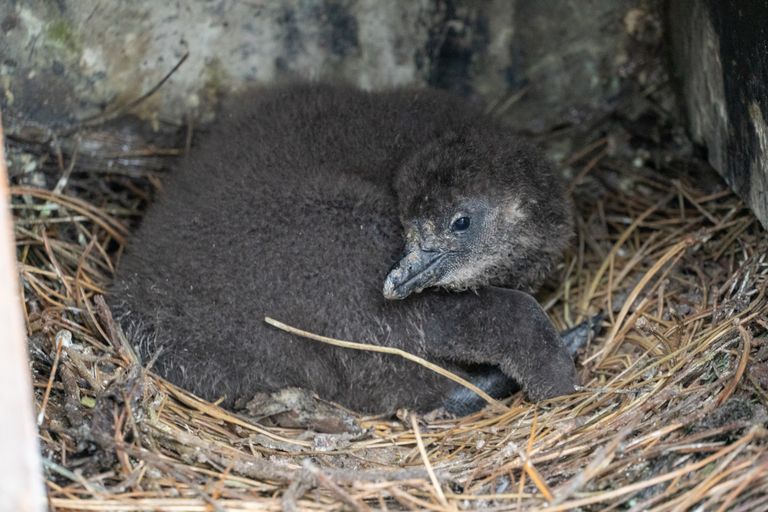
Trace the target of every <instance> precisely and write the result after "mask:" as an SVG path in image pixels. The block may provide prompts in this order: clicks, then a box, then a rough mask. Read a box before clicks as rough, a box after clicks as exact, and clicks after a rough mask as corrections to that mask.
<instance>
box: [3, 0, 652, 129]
mask: <svg viewBox="0 0 768 512" xmlns="http://www.w3.org/2000/svg"><path fill="white" fill-rule="evenodd" d="M655 4H656V2H655V1H654V0H588V1H586V0H550V1H547V2H532V1H528V0H487V1H484V2H474V1H471V0H398V1H387V2H382V1H379V0H311V1H310V0H288V1H284V2H265V1H261V0H248V1H235V0H190V1H186V2H155V1H152V0H122V1H120V2H103V1H100V0H58V1H55V2H53V1H50V0H24V1H20V0H8V1H6V2H2V3H0V30H2V32H1V34H2V36H0V59H2V60H1V61H0V87H2V90H3V97H2V100H3V106H4V107H5V109H6V110H7V111H9V113H10V114H11V115H12V116H13V119H14V120H16V121H21V122H22V123H28V122H35V123H42V124H44V125H47V126H50V125H56V124H65V125H66V124H67V123H72V122H74V121H75V120H80V119H83V118H86V117H88V116H92V115H96V114H99V113H100V112H102V111H104V110H105V109H107V110H109V109H113V108H116V107H118V106H120V105H121V104H126V103H128V102H130V101H131V100H134V99H136V98H138V97H140V96H141V95H142V94H143V93H145V92H146V91H148V90H149V89H151V88H152V87H153V86H154V85H155V84H157V83H158V81H159V80H160V79H161V78H162V77H163V76H164V75H165V74H166V73H168V71H169V70H170V69H172V68H173V66H174V65H175V64H176V63H177V62H178V61H179V60H180V59H181V57H182V56H183V55H184V54H186V53H189V58H188V59H187V61H186V62H184V64H183V65H182V66H181V68H180V69H179V70H178V71H177V72H176V73H174V74H173V76H172V77H171V79H170V80H169V81H168V82H167V83H166V84H164V85H163V87H161V88H160V90H159V91H158V92H157V93H156V94H154V95H153V96H152V97H151V98H149V99H148V100H146V101H144V102H142V103H141V104H140V105H139V107H138V108H137V109H136V113H137V114H139V115H141V116H142V117H145V118H154V119H156V120H157V121H171V122H174V123H179V122H182V121H183V119H184V117H185V116H186V115H187V114H190V113H191V114H192V115H193V116H196V117H198V118H202V119H206V118H207V117H209V116H210V114H211V113H212V112H213V111H214V108H215V105H216V103H217V98H218V97H219V96H220V95H221V94H223V93H227V92H229V91H231V90H233V89H237V88H240V87H243V86H244V85H246V84H251V83H264V82H270V81H273V80H276V79H282V78H289V77H293V76H301V77H310V78H324V79H343V80H348V81H353V82H356V83H358V84H359V85H361V86H363V87H366V88H382V87H388V86H393V85H402V84H417V85H427V84H429V85H433V86H437V87H443V88H448V89H453V90H455V91H458V92H460V93H462V94H465V95H467V96H470V97H477V98H480V99H482V100H483V101H484V102H486V103H487V104H488V105H490V106H491V108H493V109H494V110H495V111H497V112H499V113H503V114H505V115H506V116H507V117H508V118H509V119H510V120H511V121H513V122H515V123H517V124H519V125H520V127H521V128H525V129H528V130H530V131H534V132H536V131H543V130H548V129H551V128H552V127H554V126H561V125H564V124H572V123H580V122H582V121H584V120H586V119H589V118H590V117H593V116H595V115H600V114H601V113H603V112H605V111H607V110H609V109H610V107H611V104H612V102H613V101H614V100H615V99H616V98H617V97H619V96H620V94H621V93H622V91H623V90H624V89H625V86H626V85H627V84H626V82H627V78H628V74H627V69H628V65H627V62H628V60H629V53H630V51H631V47H632V46H633V45H634V44H635V43H636V41H635V40H634V38H633V37H632V34H630V33H629V32H631V31H630V30H629V29H630V28H631V27H630V26H629V25H628V24H627V20H628V19H629V18H628V16H630V15H631V13H633V12H634V13H635V14H637V12H638V10H639V11H640V12H641V13H642V12H643V9H646V10H647V9H648V7H644V6H646V5H655ZM635 17H637V16H635ZM641 17H642V16H641ZM630 18H631V16H630ZM630 78H631V77H630Z"/></svg>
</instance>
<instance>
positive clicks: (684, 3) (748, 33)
mask: <svg viewBox="0 0 768 512" xmlns="http://www.w3.org/2000/svg"><path fill="white" fill-rule="evenodd" d="M669 25H670V33H671V35H672V46H673V50H674V51H673V53H674V71H675V73H676V75H677V78H678V80H679V82H680V91H681V99H682V102H683V104H684V107H685V110H686V113H687V116H688V124H689V130H690V133H691V137H692V138H693V140H694V141H695V142H696V143H699V144H702V145H703V146H705V147H706V149H707V155H708V159H709V162H710V163H711V164H712V166H713V167H714V168H715V169H717V170H718V172H719V173H720V174H721V175H722V176H723V177H724V178H725V180H726V181H727V182H728V183H729V184H730V185H731V187H732V188H733V189H734V190H735V191H736V192H737V193H738V194H739V195H740V196H741V197H742V198H743V199H744V200H745V201H746V202H747V203H748V204H749V205H750V206H751V207H752V209H753V210H754V212H755V214H756V215H757V216H758V218H759V219H760V220H761V222H762V223H763V226H766V227H768V3H766V2H765V1H764V0H738V1H736V0H676V1H673V2H671V4H670V11H669Z"/></svg>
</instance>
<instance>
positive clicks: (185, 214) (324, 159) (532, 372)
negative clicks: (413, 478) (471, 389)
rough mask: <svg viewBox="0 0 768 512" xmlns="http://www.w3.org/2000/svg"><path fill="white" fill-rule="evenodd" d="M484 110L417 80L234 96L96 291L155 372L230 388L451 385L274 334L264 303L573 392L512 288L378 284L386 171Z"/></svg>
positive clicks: (358, 401) (391, 226)
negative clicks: (472, 290) (408, 84)
mask: <svg viewBox="0 0 768 512" xmlns="http://www.w3.org/2000/svg"><path fill="white" fill-rule="evenodd" d="M483 119H484V117H483V116H482V115H481V114H480V113H479V112H477V111H475V110H474V109H472V108H470V107H467V106H466V105H465V104H463V103H462V102H461V101H459V100H456V99H454V98H452V97H450V96H447V95H443V94H440V93H436V92H429V91H421V92H419V91H397V92H391V93H378V94H368V93H364V92H361V91H357V90H354V89H351V88H344V87H332V86H322V85H295V86H287V87H280V88H272V89H265V90H261V91H259V90H257V91H254V92H251V93H248V94H245V95H243V96H241V97H239V98H237V100H236V101H234V102H231V103H230V104H229V105H228V106H227V107H225V108H224V110H223V111H222V113H221V115H220V116H219V120H218V121H217V122H216V123H215V124H214V125H213V126H212V127H211V129H210V131H209V133H207V134H205V136H204V137H203V138H202V139H203V140H202V142H201V144H199V146H197V147H196V148H195V149H193V151H192V152H191V153H190V155H188V156H187V157H186V159H185V160H184V161H183V163H181V164H180V166H179V167H180V168H179V169H177V170H176V171H175V172H174V173H172V175H171V176H170V178H169V179H168V181H167V182H166V183H165V185H164V191H163V192H162V194H161V196H160V197H159V199H158V201H157V202H156V204H154V205H153V206H152V207H151V208H150V210H149V212H148V214H147V216H146V218H145V219H144V221H143V223H142V225H141V227H140V229H139V230H138V232H137V233H136V235H135V237H134V239H133V240H132V241H131V243H130V245H129V247H128V250H127V252H126V255H125V256H124V258H123V260H122V262H121V264H120V269H119V274H118V277H117V280H116V282H115V284H114V286H113V288H112V290H111V299H110V300H111V303H112V304H113V305H114V306H115V308H116V309H117V310H118V311H119V312H120V314H121V318H122V322H123V324H124V325H125V326H126V327H127V329H128V331H129V336H131V337H132V338H133V339H134V340H136V341H137V343H138V344H139V345H140V347H141V351H142V353H143V354H144V356H145V357H148V356H150V355H152V354H154V353H155V352H156V351H157V350H158V349H159V348H161V347H162V348H163V350H162V352H161V354H160V356H159V358H158V360H157V363H156V369H157V371H159V372H160V373H161V374H162V375H164V376H166V377H167V378H169V379H170V380H171V381H173V382H175V383H177V384H179V385H181V386H183V387H186V388H188V389H190V390H191V391H193V392H196V393H198V394H200V395H202V396H204V397H206V398H209V399H214V398H219V397H221V396H225V397H227V399H228V401H229V402H230V403H231V401H232V400H234V399H236V398H239V397H249V396H251V395H253V394H254V393H256V392H258V391H274V390H277V389H281V388H285V387H288V386H297V387H302V388H307V389H311V390H313V391H316V392H317V393H318V394H319V395H320V396H322V397H324V398H327V399H331V400H336V401H339V402H340V403H342V404H344V405H347V406H349V407H351V408H354V409H357V410H361V411H368V412H391V411H393V410H395V409H396V408H398V407H410V408H414V409H422V410H423V409H428V408H432V407H435V406H438V405H440V403H441V400H442V399H443V398H444V397H445V396H446V394H447V393H448V391H449V390H450V389H451V388H453V387H454V384H453V383H452V382H451V381H449V380H447V379H445V378H444V377H442V376H439V375H437V374H435V373H433V372H431V371H429V370H426V369H424V368H422V367H420V366H417V365H415V364H413V363H411V362H408V361H404V360H402V359H400V358H397V357H395V356H389V355H382V354H374V353H361V352H356V351H349V350H345V349H341V348H336V347H331V346H328V345H324V344H320V343H318V342H314V341H309V340H306V339H302V338H298V337H296V336H293V335H290V334H287V333H284V332H281V331H278V330H277V329H275V328H273V327H270V326H268V325H267V324H265V323H264V322H263V319H264V317H265V316H270V317H273V318H275V319H277V320H280V321H283V322H285V323H288V324H291V325H295V326H297V327H300V328H303V329H306V330H309V331H312V332H315V333H319V334H323V335H326V336H331V337H337V338H341V339H348V340H354V341H360V342H367V343H375V344H379V345H388V346H392V347H399V348H403V349H405V350H407V351H409V352H413V353H416V354H417V355H420V356H422V357H426V358H428V359H431V360H433V361H435V362H438V363H440V364H442V365H444V366H446V367H447V368H448V369H450V370H452V371H455V372H457V373H459V374H462V375H467V373H466V368H467V367H468V365H472V364H485V363H490V364H498V365H499V367H500V368H501V369H502V371H504V372H505V373H507V374H508V375H510V376H511V377H515V378H517V379H519V380H520V381H521V382H522V384H523V385H524V387H527V388H528V391H529V393H532V394H536V395H538V396H539V397H545V396H551V395H553V394H557V393H562V392H567V391H568V389H572V385H573V382H574V379H575V373H574V370H573V362H572V361H571V359H570V357H569V356H568V355H567V354H566V353H565V351H564V349H563V348H562V347H561V346H560V344H559V339H558V338H557V334H556V333H555V332H554V330H553V329H552V326H551V324H549V322H548V321H547V319H546V317H545V315H544V314H543V313H542V312H541V310H540V309H538V306H537V305H536V304H535V302H533V301H532V300H531V299H530V298H529V297H527V296H524V295H523V294H517V293H516V292H507V291H502V290H496V289H487V290H481V291H480V292H479V294H461V295H458V294H454V293H448V292H441V291H429V292H425V293H422V294H419V295H414V296H411V297H409V298H408V299H406V300H404V301H388V300H386V299H385V298H384V297H383V296H382V292H381V285H382V283H383V282H384V279H385V277H386V276H387V271H388V269H389V268H390V267H391V266H392V263H393V262H395V261H396V259H397V257H398V255H399V254H400V253H401V252H402V249H403V228H402V227H401V223H400V219H399V217H400V216H399V215H398V214H397V212H398V208H399V205H398V200H397V194H396V191H395V174H396V173H397V172H398V169H400V168H401V167H402V166H403V165H404V162H405V161H406V160H407V159H408V158H410V157H411V156H412V155H413V154H414V153H415V152H417V150H419V149H420V148H423V147H425V146H427V145H428V144H429V143H430V142H431V141H433V140H435V139H436V138H439V137H440V136H441V135H442V134H444V133H446V132H450V131H455V132H458V133H462V132H464V131H466V130H467V128H468V126H470V127H471V126H472V125H474V124H480V123H482V122H483ZM524 152H525V151H524ZM537 179H539V178H537ZM522 337H525V338H526V339H518V338H522ZM515 351H517V353H511V352H515ZM539 353H542V354H547V355H546V359H547V360H548V362H547V363H546V364H544V367H545V368H544V370H541V369H540V368H539V367H541V366H542V364H541V361H539V359H540V356H539ZM550 366H551V368H550V369H549V370H547V368H549V367H550ZM550 370H551V371H550ZM553 375H555V376H556V377H557V378H555V381H554V382H550V381H551V380H552V376H553ZM539 376H540V377H539Z"/></svg>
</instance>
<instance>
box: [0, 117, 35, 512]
mask: <svg viewBox="0 0 768 512" xmlns="http://www.w3.org/2000/svg"><path fill="white" fill-rule="evenodd" d="M4 140H5V139H4V138H3V128H2V117H0V347H2V349H3V354H2V357H0V510H7V511H18V512H38V511H42V510H44V509H45V501H46V500H45V492H44V490H43V483H42V470H41V466H40V450H39V447H38V444H37V430H36V429H35V426H34V421H33V410H32V403H33V402H32V382H31V375H30V372H29V361H28V359H27V343H26V330H25V329H24V323H23V320H22V312H21V304H20V302H19V301H20V293H19V290H20V288H19V281H18V272H17V271H16V251H15V245H14V242H13V228H12V224H11V215H10V206H9V205H10V195H9V191H8V169H7V167H6V163H5V151H4Z"/></svg>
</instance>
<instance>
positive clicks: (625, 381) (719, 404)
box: [10, 140, 768, 511]
mask: <svg viewBox="0 0 768 512" xmlns="http://www.w3.org/2000/svg"><path fill="white" fill-rule="evenodd" d="M20 144H21V143H19V142H18V141H13V140H12V141H11V146H12V147H11V148H10V149H11V153H13V152H14V151H16V156H18V154H19V151H27V152H31V153H32V155H33V158H32V159H31V160H29V161H28V163H29V162H32V163H34V162H37V164H39V165H38V170H37V171H35V172H40V173H42V174H41V175H42V176H43V177H48V183H47V184H44V183H38V184H37V186H34V187H33V186H29V185H19V183H22V182H23V181H24V180H23V179H22V178H23V176H22V177H21V178H20V177H19V176H18V175H16V176H15V177H14V178H12V180H13V182H14V183H15V186H14V187H13V188H12V193H13V210H14V214H15V232H16V237H17V253H18V260H19V271H20V273H21V277H22V279H23V302H24V312H25V315H26V323H27V328H28V332H29V339H30V353H31V357H32V374H33V379H34V386H35V396H36V403H37V410H38V412H39V417H38V420H39V424H40V439H41V442H42V445H43V459H44V466H45V473H46V479H47V486H48V495H49V500H50V506H51V508H52V509H53V510H99V511H112V510H114V511H122V510H136V509H142V510H157V511H181V510H185V511H186V510H188V511H195V510H199V511H209V510H233V511H235V510H236V511H250V510H280V509H282V508H284V507H285V508H286V509H306V510H339V509H356V510H367V509H413V508H419V509H429V510H446V509H476V508H489V509H495V510H509V509H515V510H517V509H520V510H528V509H542V508H545V507H546V509H547V510H552V511H554V510H573V509H582V510H596V509H600V510H611V509H621V510H649V509H653V510H687V509H696V508H698V509H699V510H731V511H747V510H758V509H763V510H765V509H766V508H767V507H768V439H767V438H766V429H765V427H766V420H767V419H768V414H767V413H766V404H768V336H767V335H766V331H768V318H767V315H768V306H767V305H766V304H767V302H766V285H767V284H768V261H766V242H765V232H764V231H763V230H762V229H761V227H760V226H759V224H758V223H757V221H756V220H755V219H754V217H753V216H752V215H751V214H750V213H749V211H748V210H747V209H745V207H744V206H743V205H742V203H741V202H740V201H739V200H738V199H737V198H736V197H734V196H733V195H732V194H730V193H729V192H728V191H727V190H726V189H725V187H723V186H721V187H720V188H719V189H715V190H709V191H702V190H698V189H697V188H696V187H694V186H691V185H690V184H686V183H684V182H679V181H674V180H672V179H669V178H668V177H665V176H664V175H663V173H659V172H657V171H651V170H649V169H644V168H636V167H635V166H632V165H630V164H629V163H627V162H626V161H625V160H623V159H622V158H620V157H617V156H613V157H612V156H610V155H608V154H607V153H608V152H607V151H605V143H604V141H600V140H598V141H597V143H595V144H592V145H590V146H587V147H586V149H585V150H584V151H581V152H580V154H578V155H577V156H576V157H575V158H573V159H572V160H573V162H572V164H573V167H574V169H575V175H576V176H577V178H576V180H577V181H578V186H576V187H575V197H576V203H577V207H578V222H577V225H578V243H577V244H576V248H575V249H574V250H573V251H572V252H571V254H569V256H568V258H567V259H566V262H565V265H564V267H563V269H562V274H561V277H562V279H560V280H559V283H561V284H560V286H559V287H557V288H556V289H554V288H553V289H552V290H550V291H549V292H547V293H545V294H543V295H542V296H541V297H540V298H541V300H542V303H543V304H545V306H546V308H547V310H548V312H549V314H550V315H551V317H552V318H553V320H554V321H555V323H556V324H557V325H558V327H560V328H566V327H568V326H571V325H574V324H576V323H578V322H580V321H581V320H583V319H584V318H586V316H587V315H588V314H589V313H595V312H597V311H598V310H602V311H604V312H605V314H606V322H605V323H606V328H605V330H604V332H603V334H602V335H601V336H599V337H598V338H597V340H595V341H594V342H592V343H591V344H590V345H589V346H587V347H586V349H585V350H584V351H583V354H582V355H581V356H580V365H579V368H580V375H581V380H582V382H583V384H584V388H583V389H582V390H580V391H579V392H577V393H575V394H574V395H572V396H567V397H563V398H560V399H557V400H551V401H549V402H545V403H540V404H530V403H528V402H526V401H525V400H524V399H523V397H522V396H520V395H519V394H518V395H516V396H513V397H512V398H510V399H508V400H506V401H505V402H504V404H505V406H506V409H504V410H498V409H493V408H487V409H486V410H484V411H481V412H479V413H477V414H474V415H472V416H469V417H465V418H460V419H454V420H445V419H442V420H437V419H429V418H417V417H415V416H413V415H407V414H404V415H401V417H400V418H399V419H392V418H380V417H364V418H359V422H360V424H361V425H362V426H363V427H364V428H365V429H366V430H365V432H364V434H362V435H359V436H350V435H346V436H345V435H335V436H334V435H331V434H315V433H311V432H306V431H302V430H298V429H284V428H275V427H266V426H261V425H259V424H255V423H252V422H250V421H248V420H247V419H244V418H243V417H240V416H238V415H235V414H232V413H230V412H228V411H226V410H223V409H221V408H219V407H218V406H216V405H215V404H211V403H208V402H205V401H202V400H200V399H198V398H196V397H194V396H192V395H190V394H189V393H187V392H185V391H184V390H182V389H179V388H177V387H175V386H173V385H171V384H169V383H167V382H165V381H163V380H162V379H160V378H158V377H157V376H155V375H153V374H152V373H151V371H147V370H146V369H144V368H142V366H141V365H140V364H138V361H137V360H136V357H135V355H133V351H132V349H131V347H130V344H129V343H128V342H127V340H126V339H125V338H124V336H123V335H122V334H121V332H120V331H119V329H118V328H117V326H116V325H115V323H114V322H113V320H112V318H111V315H110V313H109V311H108V309H107V307H106V306H105V304H104V302H103V300H101V298H100V294H101V293H102V292H103V290H104V289H105V287H106V286H107V285H108V283H109V281H110V278H111V276H112V274H113V272H114V269H115V266H116V264H117V261H118V260H119V256H120V254H121V251H122V248H123V246H124V244H125V243H126V238H127V236H128V234H129V228H128V226H129V225H131V224H132V223H133V222H134V221H135V220H136V219H137V218H138V217H139V215H140V211H141V210H142V209H143V205H144V204H145V203H146V201H147V190H149V189H151V188H152V187H151V186H148V184H150V183H153V182H156V172H155V171H156V168H155V167H153V166H154V165H155V164H156V163H157V158H158V157H160V156H163V155H167V154H173V153H174V152H173V151H167V150H160V149H157V148H154V147H145V148H142V149H141V151H134V152H132V153H130V154H128V153H124V152H123V153H119V154H114V155H111V156H110V157H109V158H111V159H112V160H109V161H110V162H112V163H111V164H109V169H108V170H110V171H111V172H110V173H108V174H104V173H103V172H102V173H101V174H97V173H96V172H95V171H96V170H99V169H101V171H104V170H107V167H106V164H104V165H103V166H102V165H101V164H100V163H99V162H98V161H96V160H93V159H90V160H89V159H87V158H86V155H84V154H82V152H81V155H80V157H79V158H80V162H78V161H77V158H78V157H77V154H78V152H77V150H76V149H75V150H73V151H71V152H70V153H67V154H62V153H60V152H58V151H57V150H56V148H57V147H59V146H55V147H54V146H51V147H48V148H44V149H43V150H40V148H39V147H37V146H36V148H37V149H35V148H34V147H30V146H24V145H23V144H21V146H23V147H21V149H19V147H20ZM52 148H53V149H52ZM35 151H37V153H35ZM35 154H36V155H37V156H35ZM50 155H53V156H54V158H48V156H50ZM67 155H69V156H67ZM56 156H58V158H55V157H56ZM46 159H47V160H46ZM43 160H46V161H45V162H43ZM94 162H95V163H94ZM104 162H107V160H104ZM148 162H153V163H152V165H149V163H148ZM116 163H117V164H119V165H117V164H116ZM113 164H115V165H113ZM51 177H53V178H51ZM43 181H45V180H43ZM286 292H287V293H289V292H290V291H288V290H287V291H286ZM281 320H284V321H286V322H288V323H290V322H291V321H292V320H296V321H299V320H300V319H281ZM320 334H322V333H320ZM356 341H366V340H356ZM212 349H213V350H215V347H212ZM393 357H395V356H393Z"/></svg>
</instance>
